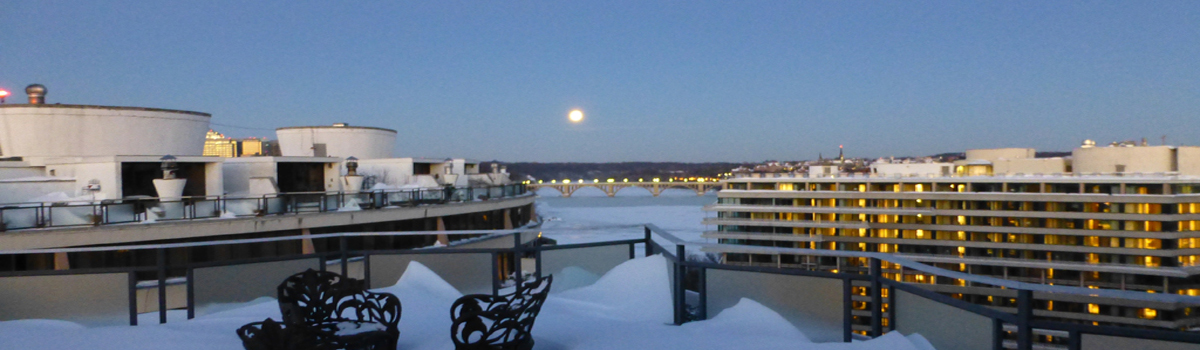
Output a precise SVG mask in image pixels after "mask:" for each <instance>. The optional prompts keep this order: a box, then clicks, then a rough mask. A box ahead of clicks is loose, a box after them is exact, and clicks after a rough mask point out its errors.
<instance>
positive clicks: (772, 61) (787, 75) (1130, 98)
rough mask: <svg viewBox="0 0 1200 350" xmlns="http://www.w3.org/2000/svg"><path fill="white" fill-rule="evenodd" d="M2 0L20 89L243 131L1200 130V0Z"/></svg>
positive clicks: (1179, 138) (1055, 139)
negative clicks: (886, 0) (412, 0)
mask: <svg viewBox="0 0 1200 350" xmlns="http://www.w3.org/2000/svg"><path fill="white" fill-rule="evenodd" d="M5 5H6V6H4V8H5V11H0V32H3V33H6V35H4V36H2V37H0V38H2V39H0V47H4V48H5V55H2V56H0V89H6V90H8V91H10V92H11V95H10V96H9V97H8V101H9V102H18V101H20V100H21V99H23V98H24V96H23V93H24V91H23V88H24V87H25V86H26V85H29V84H33V83H40V84H44V85H46V86H47V88H48V89H49V94H48V96H47V100H48V101H49V103H63V104H92V105H113V106H140V107H151V108H166V109H180V110H196V111H201V112H204V113H210V114H212V119H211V122H212V124H211V126H210V127H211V128H212V129H214V130H216V131H218V132H221V133H223V134H225V135H227V136H230V137H234V138H242V137H251V136H254V137H261V136H264V135H268V136H270V137H272V138H274V135H273V134H274V129H275V128H277V127H285V126H301V125H329V124H332V123H337V122H346V123H350V124H351V125H358V126H376V127H383V128H389V129H395V130H398V131H399V132H400V135H401V137H400V138H398V140H397V148H396V154H397V155H398V156H402V157H409V156H411V157H437V158H444V157H465V158H472V159H498V160H501V159H502V160H504V161H505V162H547V163H554V162H585V163H611V162H628V161H648V162H672V161H674V162H690V163H696V162H701V163H703V162H755V161H757V160H749V159H816V158H817V156H818V154H829V153H831V152H836V146H837V145H840V144H844V145H846V149H847V150H848V154H849V155H853V156H858V155H861V156H858V157H862V158H878V157H888V156H894V155H896V154H938V153H939V152H942V151H941V150H945V149H964V150H965V149H974V148H1002V147H1022V148H1035V149H1039V150H1061V149H1064V148H1065V149H1070V148H1073V147H1075V146H1076V145H1078V144H1079V142H1080V141H1082V140H1084V139H1093V140H1097V141H1098V142H1100V143H1107V142H1109V141H1114V140H1116V141H1119V140H1128V139H1139V138H1143V137H1145V138H1149V139H1151V140H1154V141H1157V140H1159V138H1160V137H1161V136H1163V135H1165V136H1166V137H1167V140H1168V141H1167V143H1168V144H1172V145H1180V146H1182V145H1197V144H1200V140H1197V139H1196V137H1195V136H1193V135H1196V134H1200V118H1195V116H1197V115H1200V99H1197V97H1198V96H1200V67H1197V66H1196V65H1195V64H1194V58H1195V57H1200V41H1197V40H1183V39H1186V38H1189V37H1191V38H1195V37H1196V34H1197V30H1196V27H1195V23H1200V3H1196V2H1187V1H1164V2H1155V3H1152V4H1146V3H1142V2H1108V3H1100V4H1097V3H1082V2H1053V3H1041V2H987V3H972V4H961V3H953V2H936V1H929V2H920V3H903V4H879V3H871V2H838V3H824V2H761V3H737V2H716V1H705V2H696V3H689V4H687V5H686V6H680V5H677V4H670V3H658V2H620V3H605V4H587V3H535V2H515V3H488V4H479V3H470V2H453V3H436V4H405V5H399V4H355V5H354V6H345V5H340V4H324V3H300V4H297V3H290V2H288V3H283V2H270V3H252V4H243V3H238V2H232V1H213V2H205V3H188V4H179V3H161V4H158V3H142V2H136V1H121V2H66V1H47V2H36V3H32V2H13V3H6V4H5ZM574 109H579V110H581V111H582V113H583V115H584V117H583V119H582V121H579V122H577V123H573V122H571V121H569V120H568V118H567V116H568V113H569V112H570V111H572V110H574ZM1154 143H1155V144H1157V142H1154Z"/></svg>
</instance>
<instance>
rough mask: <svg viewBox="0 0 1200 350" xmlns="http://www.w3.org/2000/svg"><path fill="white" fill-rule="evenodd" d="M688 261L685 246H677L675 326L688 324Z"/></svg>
mask: <svg viewBox="0 0 1200 350" xmlns="http://www.w3.org/2000/svg"><path fill="white" fill-rule="evenodd" d="M685 259H686V253H685V252H684V246H683V245H675V298H674V299H675V308H674V309H675V325H676V326H678V325H681V324H683V323H684V322H687V319H686V318H685V315H686V314H687V290H686V288H687V266H684V265H683V262H684V261H685Z"/></svg>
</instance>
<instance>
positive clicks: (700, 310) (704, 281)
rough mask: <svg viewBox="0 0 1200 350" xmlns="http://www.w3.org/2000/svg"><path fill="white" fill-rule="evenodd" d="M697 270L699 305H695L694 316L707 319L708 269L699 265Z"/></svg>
mask: <svg viewBox="0 0 1200 350" xmlns="http://www.w3.org/2000/svg"><path fill="white" fill-rule="evenodd" d="M697 269H699V270H698V271H696V272H697V275H696V277H697V281H696V282H697V289H698V290H697V291H696V293H697V294H700V297H699V299H700V300H699V301H698V302H699V305H696V309H697V310H696V313H697V314H698V315H696V318H698V319H701V320H707V319H708V269H706V268H703V267H699V268H697Z"/></svg>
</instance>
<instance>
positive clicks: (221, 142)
mask: <svg viewBox="0 0 1200 350" xmlns="http://www.w3.org/2000/svg"><path fill="white" fill-rule="evenodd" d="M204 155H205V156H210V157H225V158H234V157H253V156H279V144H278V143H277V142H275V141H272V140H267V138H266V137H263V138H257V137H249V138H244V139H237V140H234V139H231V138H229V137H225V135H222V134H221V133H219V132H216V131H212V130H209V131H208V134H207V135H205V137H204Z"/></svg>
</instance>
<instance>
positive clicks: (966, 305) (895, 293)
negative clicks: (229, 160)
mask: <svg viewBox="0 0 1200 350" xmlns="http://www.w3.org/2000/svg"><path fill="white" fill-rule="evenodd" d="M643 231H644V236H643V237H639V238H633V239H623V240H607V241H600V242H594V243H578V244H563V245H542V244H541V242H542V241H541V240H532V242H533V243H532V244H530V243H527V242H528V241H530V240H529V239H527V238H530V237H529V236H528V235H531V234H535V233H539V234H540V231H539V230H537V229H518V230H492V231H421V232H356V233H331V234H318V235H310V236H289V237H272V238H254V239H238V240H225V241H207V242H195V243H175V244H148V245H133V246H117V247H88V248H64V249H36V250H9V251H0V258H2V257H4V256H8V255H19V254H46V253H76V252H97V251H122V250H124V251H128V250H151V251H154V252H155V256H156V258H155V260H154V263H155V264H154V265H153V266H148V265H147V266H134V267H123V268H99V269H72V270H62V271H53V270H45V271H16V272H2V273H0V283H4V282H5V281H4V280H5V279H6V278H11V277H18V278H19V277H48V276H86V275H102V274H110V275H111V274H117V276H121V274H124V275H127V276H128V277H127V278H128V293H129V294H128V312H129V323H130V324H131V325H136V324H137V322H138V309H137V305H136V304H137V296H136V294H135V293H136V289H137V287H136V286H137V282H138V281H137V277H138V273H146V274H150V273H152V274H153V275H154V276H155V279H156V282H157V283H156V284H155V285H154V287H153V288H155V289H156V292H157V302H158V316H159V322H160V323H165V322H167V310H168V307H167V287H168V284H167V280H168V277H169V272H171V271H180V270H182V271H184V273H183V275H184V281H185V283H186V288H187V291H186V303H185V305H186V307H185V308H186V310H187V317H188V318H193V317H195V315H196V307H197V304H198V302H197V301H196V299H195V296H196V294H197V292H196V290H195V289H196V287H197V285H198V282H197V278H198V277H197V273H198V271H200V270H203V269H209V268H214V267H239V268H241V267H247V266H256V265H262V263H272V262H274V263H286V262H291V261H301V260H305V259H308V260H311V259H317V262H316V265H317V266H319V268H320V269H322V270H324V269H326V268H328V267H329V266H330V265H331V264H336V265H337V266H338V268H340V270H341V273H342V274H343V275H348V272H349V271H348V270H349V266H350V264H351V263H352V262H356V261H357V262H361V264H362V265H361V268H362V272H361V273H362V275H363V278H364V279H365V280H366V281H367V283H368V286H369V285H370V281H371V280H372V273H373V272H372V271H375V270H376V269H375V268H372V264H373V261H374V264H389V265H396V264H395V262H396V260H386V259H388V258H389V257H395V256H401V257H403V256H408V257H415V256H425V257H437V256H443V255H447V254H450V255H453V254H461V255H457V256H453V259H451V260H444V261H445V262H446V264H459V265H462V264H467V265H462V266H458V265H455V267H454V269H452V271H463V270H461V269H459V268H460V267H470V268H474V269H476V270H486V269H487V267H480V266H470V264H474V265H479V264H488V262H487V261H489V260H490V265H491V266H490V270H489V271H490V281H486V283H490V288H491V290H492V293H493V294H495V293H498V291H499V290H500V288H501V286H502V285H503V284H505V283H507V282H509V281H511V280H512V278H513V277H512V276H509V275H507V274H505V273H503V271H523V269H522V268H521V264H522V262H521V260H522V258H533V259H534V262H535V264H536V266H535V267H534V268H533V271H534V274H535V275H537V276H541V275H542V274H544V271H543V270H544V269H543V266H542V265H543V263H544V262H548V261H550V260H548V259H545V258H544V254H549V253H551V252H556V251H563V250H566V251H570V252H571V254H567V255H563V254H559V255H558V258H559V259H562V258H563V257H566V258H567V259H586V257H583V256H582V255H584V253H583V252H585V251H583V249H588V248H598V247H615V246H628V250H627V253H626V250H625V248H619V250H611V249H610V250H608V251H607V252H608V253H607V254H609V255H613V253H614V252H616V254H617V255H619V256H620V259H622V260H623V259H626V258H628V259H632V258H634V257H635V252H636V246H638V245H641V246H644V253H645V255H646V256H650V255H653V254H661V255H662V256H663V257H664V258H665V259H666V260H667V261H668V263H669V264H670V268H671V269H672V270H671V271H672V274H671V275H672V277H671V281H670V283H671V286H672V306H673V307H672V309H673V315H674V316H673V319H674V323H675V324H677V325H678V324H683V323H686V322H689V321H692V320H703V319H707V318H708V311H709V296H710V295H709V288H710V287H711V286H719V285H721V283H722V282H721V281H710V280H709V278H710V277H709V275H710V274H713V273H715V272H717V271H724V272H726V273H733V274H738V275H747V274H765V275H768V276H774V277H772V278H774V279H786V278H794V277H801V278H812V279H813V280H824V281H830V282H832V283H836V284H840V289H841V290H840V292H829V290H827V292H829V293H831V294H836V295H837V296H840V300H841V303H840V305H825V307H832V308H840V310H841V325H840V327H838V328H840V330H841V335H842V340H843V341H847V342H849V341H851V340H852V339H854V338H855V336H854V331H855V324H854V323H853V321H854V319H855V315H854V311H855V310H856V308H855V306H854V305H855V303H861V302H862V301H856V300H855V298H856V297H858V296H859V295H861V294H862V293H858V292H855V290H860V291H861V290H862V289H861V288H866V290H865V291H866V293H865V294H866V299H868V301H869V304H867V305H869V306H868V307H867V308H868V309H869V310H867V311H866V312H867V315H869V328H867V329H868V330H867V331H866V334H867V336H869V337H875V336H880V335H882V334H884V329H885V324H884V323H883V319H884V318H885V317H884V315H885V314H886V315H887V317H886V318H887V319H888V320H889V321H888V323H887V324H886V327H887V329H888V330H896V329H897V326H898V324H901V323H900V321H899V320H898V319H897V314H898V312H905V313H906V314H907V313H908V312H910V311H913V310H914V309H919V308H921V307H922V306H920V305H913V306H906V304H904V303H900V304H898V298H899V294H901V293H900V292H904V293H907V294H908V295H911V296H913V297H914V298H918V299H920V300H923V301H924V302H926V303H930V304H931V305H940V306H939V307H947V308H952V309H953V310H958V311H957V312H959V313H962V314H968V315H975V316H977V317H981V318H984V319H986V320H988V323H987V326H985V328H986V329H968V328H967V327H968V326H967V325H955V326H957V327H959V328H955V329H953V330H952V331H953V332H956V333H957V334H958V335H957V336H960V337H966V338H967V341H970V342H975V343H976V344H975V345H981V344H977V343H979V342H984V343H986V344H982V345H983V346H977V348H991V349H995V350H998V349H1004V348H1016V349H1022V350H1029V349H1032V348H1033V338H1034V336H1035V334H1045V333H1046V332H1047V331H1050V332H1057V333H1060V334H1066V335H1067V336H1068V339H1069V344H1067V345H1066V348H1067V349H1070V350H1078V349H1083V345H1082V344H1083V343H1082V340H1081V339H1083V337H1084V336H1085V335H1097V336H1104V337H1110V338H1111V337H1116V338H1123V339H1134V340H1139V339H1140V340H1152V341H1165V342H1175V343H1181V344H1200V332H1183V331H1174V330H1164V329H1144V328H1131V327H1115V326H1096V325H1089V324H1074V323H1065V322H1059V321H1051V320H1041V319H1036V318H1034V315H1033V305H1034V302H1036V301H1037V299H1036V297H1037V296H1038V295H1043V296H1044V295H1046V294H1045V293H1058V294H1072V295H1087V296H1101V297H1111V298H1125V299H1129V300H1132V301H1153V302H1167V303H1181V304H1188V305H1200V297H1191V296H1183V295H1169V294H1149V293H1141V292H1132V291H1120V290H1097V289H1088V288H1079V287H1067V286H1051V285H1041V284H1033V283H1023V282H1016V281H1010V280H1003V279H997V278H992V277H987V276H977V275H971V274H966V273H961V272H956V271H949V270H944V269H940V268H937V267H934V266H929V265H925V264H922V263H919V262H915V261H912V260H908V259H905V258H901V257H896V256H891V255H888V254H882V253H864V252H847V251H827V250H811V249H795V248H774V247H753V246H740V245H728V244H714V243H700V242H687V241H683V240H681V239H679V238H677V237H675V236H674V235H672V234H671V233H669V232H667V231H664V230H662V229H660V228H658V227H656V226H654V225H645V226H643ZM419 235H426V236H428V235H455V236H461V235H467V236H468V237H476V238H475V239H476V240H479V241H482V240H483V239H499V240H500V241H489V242H500V243H499V244H493V245H492V246H491V247H484V248H463V247H462V246H459V245H451V246H449V247H440V248H417V249H389V250H380V249H357V250H356V249H351V248H350V246H351V245H350V244H349V239H352V238H366V237H374V238H378V237H388V236H419ZM506 236H511V237H512V238H513V240H512V243H511V245H508V243H504V242H503V239H505V238H506ZM301 239H313V240H327V242H329V245H328V246H327V247H328V248H327V250H326V251H324V252H318V253H312V254H301V255H290V256H277V257H263V258H252V259H239V260H228V261H213V262H196V263H190V262H189V263H184V264H172V263H169V259H168V258H167V256H166V252H167V250H168V249H175V248H197V247H211V246H232V245H238V244H255V243H264V242H280V241H290V240H301ZM334 242H336V243H334ZM335 246H336V248H335ZM688 246H694V247H699V248H701V249H702V250H707V251H716V250H724V251H730V252H754V253H764V254H805V255H815V256H822V257H831V258H855V259H866V260H867V264H866V266H865V267H860V268H845V269H841V270H840V271H820V270H806V269H795V268H775V267H762V266H735V265H728V264H719V263H713V262H707V261H694V260H689V259H688V258H687V256H688V255H687V247H688ZM472 255H474V256H475V257H476V258H474V260H472V259H471V258H468V257H469V256H472ZM609 258H611V256H610V257H609ZM884 263H887V264H889V266H891V267H899V268H900V269H901V270H900V271H904V269H907V270H912V271H919V272H922V273H927V274H932V275H936V276H940V277H943V278H950V279H959V280H964V281H969V282H971V283H976V284H982V285H989V286H993V287H996V288H1002V289H1007V290H1011V293H1013V294H1014V296H1015V298H1014V299H1016V300H1017V308H1016V313H1010V312H1006V311H1004V310H1000V309H994V308H991V307H988V306H985V305H979V304H973V303H970V302H967V301H963V300H959V299H955V298H953V297H950V296H947V295H943V294H939V293H937V292H933V291H930V290H927V289H924V288H922V287H921V285H920V284H913V283H906V282H901V281H897V280H893V279H890V278H885V276H884V273H885V269H884V268H883V264H884ZM501 264H507V266H506V267H502V266H501ZM847 266H848V265H847ZM377 267H378V266H377ZM555 271H557V270H555ZM555 271H551V272H555ZM288 272H289V273H294V272H299V271H290V270H289V271H288ZM456 273H467V272H456ZM209 275H211V273H209ZM252 276H253V277H254V278H255V279H256V283H258V284H264V285H267V284H270V285H271V286H272V287H273V284H271V283H274V282H275V281H273V280H272V281H264V280H263V279H264V278H262V277H260V276H259V275H252ZM689 276H690V277H689ZM714 276H718V275H714ZM727 276H728V274H727ZM443 277H448V278H449V277H454V276H443ZM460 277H461V276H460ZM121 278H125V277H121ZM725 282H726V284H725V287H722V288H728V283H727V282H728V281H725ZM55 283H60V284H61V283H65V282H61V281H59V282H55ZM209 284H212V283H209ZM10 285H11V284H10ZM199 285H200V286H204V285H205V283H203V282H202V283H199ZM222 286H225V285H222ZM793 286H795V287H796V289H788V290H787V292H788V293H787V294H786V295H785V296H784V297H785V298H817V297H821V296H820V295H814V294H811V293H815V292H818V291H819V290H818V289H817V288H816V287H812V284H806V283H801V284H794V285H793ZM210 288H211V286H210ZM734 288H740V289H742V290H757V289H763V288H778V286H770V285H751V284H738V285H735V286H734ZM809 288H812V290H808V289H809ZM68 289H69V290H70V293H76V294H72V296H73V297H75V298H78V299H83V300H89V302H91V301H90V299H89V295H85V294H86V293H95V292H94V291H92V290H91V289H90V288H68ZM885 291H886V292H885ZM0 292H4V291H3V290H0ZM688 292H694V293H696V294H697V296H698V298H696V299H695V300H696V302H695V303H694V304H693V305H689V303H688V299H689V298H688V295H687V293H688ZM35 297H37V296H35ZM824 297H830V296H829V295H825V296H824ZM44 298H51V297H44ZM906 298H907V296H906ZM35 299H36V298H35ZM885 300H886V305H887V308H886V310H885V309H884V305H885ZM912 300H917V299H912ZM58 301H60V302H61V300H58ZM25 302H33V301H30V300H26V301H25ZM54 302H56V301H55V300H46V301H45V303H47V304H49V303H54ZM859 309H861V308H859ZM72 311H73V312H78V311H74V310H72ZM777 311H785V310H777ZM951 316H952V315H948V314H938V315H934V317H951ZM916 326H920V325H916ZM960 328H961V329H960ZM1035 329H1036V330H1037V331H1036V332H1035ZM927 336H929V337H932V336H934V335H927ZM1010 337H1014V338H1015V340H1010V339H1009V338H1010ZM931 341H934V343H935V344H937V343H938V342H939V341H940V339H937V338H936V337H935V338H932V339H931ZM942 348H946V347H944V346H943V347H942Z"/></svg>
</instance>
